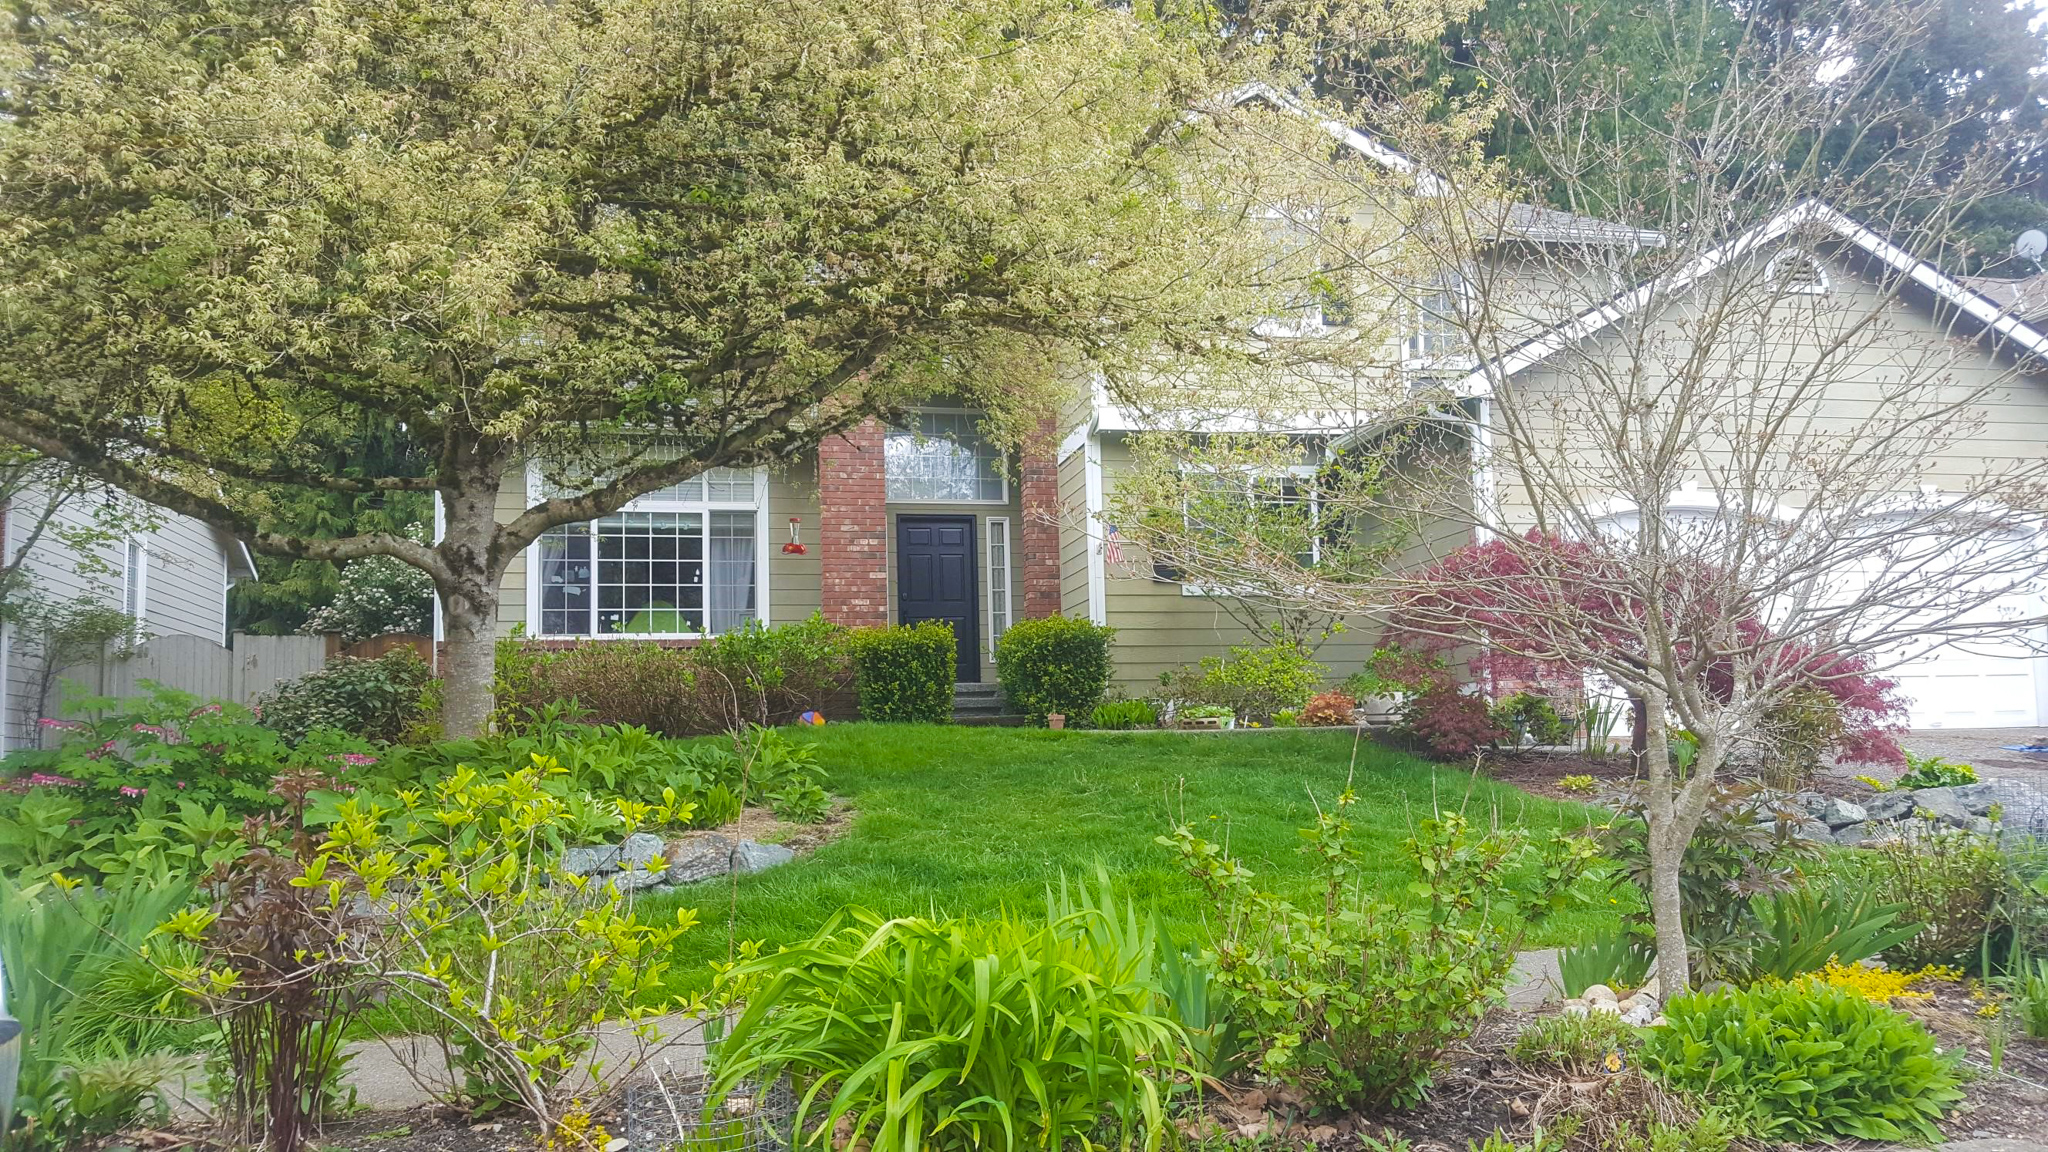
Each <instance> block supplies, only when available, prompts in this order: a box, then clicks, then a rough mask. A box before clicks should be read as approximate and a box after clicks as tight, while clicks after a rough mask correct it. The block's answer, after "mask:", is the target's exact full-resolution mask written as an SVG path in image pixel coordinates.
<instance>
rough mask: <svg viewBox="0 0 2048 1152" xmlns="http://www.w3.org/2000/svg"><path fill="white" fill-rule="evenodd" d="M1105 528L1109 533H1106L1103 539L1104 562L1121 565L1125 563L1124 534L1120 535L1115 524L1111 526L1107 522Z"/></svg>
mask: <svg viewBox="0 0 2048 1152" xmlns="http://www.w3.org/2000/svg"><path fill="white" fill-rule="evenodd" d="M1103 527H1104V528H1105V529H1107V531H1106V532H1105V533H1104V534H1103V537H1102V558H1103V559H1104V560H1107V561H1109V562H1110V563H1111V564H1121V563H1123V562H1124V538H1123V534H1122V533H1120V532H1118V531H1117V530H1116V525H1114V524H1110V523H1107V522H1105V523H1104V524H1103Z"/></svg>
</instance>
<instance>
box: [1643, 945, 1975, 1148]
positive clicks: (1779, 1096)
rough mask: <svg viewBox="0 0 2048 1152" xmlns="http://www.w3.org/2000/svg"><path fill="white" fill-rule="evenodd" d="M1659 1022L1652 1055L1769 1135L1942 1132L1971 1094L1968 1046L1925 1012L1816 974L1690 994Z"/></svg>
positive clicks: (1928, 1135) (1693, 1088)
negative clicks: (1954, 1044) (1951, 1112)
mask: <svg viewBox="0 0 2048 1152" xmlns="http://www.w3.org/2000/svg"><path fill="white" fill-rule="evenodd" d="M1665 1015H1666V1016H1667V1017H1668V1018H1669V1020H1670V1025H1669V1026H1668V1027H1664V1028H1655V1029H1652V1030H1650V1032H1649V1033H1648V1035H1647V1038H1646V1040H1645V1042H1644V1045H1643V1066H1644V1069H1645V1070H1646V1071H1648V1072H1649V1073H1650V1075H1652V1076H1654V1077H1656V1078H1657V1079H1659V1080H1661V1081H1662V1082H1663V1083H1664V1084H1665V1085H1667V1086H1668V1087H1670V1088H1673V1089H1675V1090H1678V1091H1681V1092H1689V1093H1696V1094H1698V1095H1699V1096H1701V1097H1702V1098H1704V1099H1708V1100H1711V1101H1713V1102H1714V1104H1715V1106H1716V1108H1718V1109H1720V1110H1721V1111H1723V1112H1724V1113H1726V1114H1727V1115H1729V1116H1731V1117H1733V1118H1735V1119H1737V1120H1738V1121H1739V1122H1741V1123H1742V1124H1743V1126H1744V1127H1745V1128H1746V1129H1747V1130H1748V1132H1749V1134H1750V1135H1752V1136H1756V1137H1758V1138H1761V1139H1766V1140H1772V1141H1792V1142H1805V1141H1809V1140H1816V1139H1841V1138H1854V1139H1859V1140H1894V1141H1899V1140H1913V1141H1916V1142H1924V1143H1929V1144H1931V1143H1935V1142H1938V1141H1939V1140H1940V1139H1941V1132H1940V1130H1939V1129H1938V1128H1937V1127H1936V1126H1935V1122H1936V1121H1938V1120H1939V1119H1941V1117H1942V1115H1943V1113H1944V1112H1946V1111H1947V1110H1948V1109H1949V1108H1951V1107H1953V1106H1954V1105H1955V1104H1956V1103H1957V1102H1958V1101H1960V1100H1961V1099H1962V1098H1963V1094H1962V1092H1961V1090H1960V1089H1959V1088H1958V1087H1957V1085H1958V1084H1959V1083H1960V1077H1959V1076H1958V1074H1957V1064H1958V1062H1959V1061H1960V1059H1961V1056H1962V1053H1961V1052H1960V1051H1951V1052H1942V1051H1940V1050H1939V1049H1938V1048H1936V1046H1935V1042H1934V1037H1933V1036H1932V1035H1931V1034H1929V1033H1928V1031H1927V1029H1926V1028H1923V1027H1922V1026H1921V1025H1920V1024H1919V1022H1917V1021H1915V1020H1913V1019H1912V1018H1911V1017H1909V1016H1906V1015H1904V1014H1902V1013H1899V1012H1895V1011H1893V1010H1892V1009H1890V1008H1887V1007H1885V1006H1883V1005H1881V1004H1875V1003H1872V1002H1871V1001H1870V1000H1867V999H1865V998H1864V997H1862V996H1860V995H1858V994H1856V993H1855V992H1852V991H1850V990H1848V989H1845V988H1839V987H1835V986H1832V985H1829V984H1825V983H1820V982H1817V981H1809V980H1802V981H1797V982H1794V983H1790V984H1758V985H1755V986H1754V987H1751V988H1748V989H1740V990H1739V989H1734V988H1723V989H1721V990H1720V991H1716V992H1711V993H1700V994H1696V995H1692V996H1681V997H1679V998H1677V999H1675V1000H1673V1001H1672V1002H1671V1003H1670V1004H1668V1005H1666V1007H1665Z"/></svg>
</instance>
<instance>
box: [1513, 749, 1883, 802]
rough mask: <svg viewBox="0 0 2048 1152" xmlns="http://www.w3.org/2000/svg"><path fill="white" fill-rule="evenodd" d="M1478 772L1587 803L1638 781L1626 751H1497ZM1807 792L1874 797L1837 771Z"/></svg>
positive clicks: (1809, 784)
mask: <svg viewBox="0 0 2048 1152" xmlns="http://www.w3.org/2000/svg"><path fill="white" fill-rule="evenodd" d="M1479 770H1480V771H1481V772H1483V773H1485V774H1486V775H1487V776H1490V777H1492V778H1493V779H1495V780H1499V781H1501V782H1502V783H1504V784H1512V785H1514V786H1515V787H1517V788H1520V789H1521V790H1522V791H1524V792H1527V793H1529V794H1531V795H1533V796H1544V797H1548V798H1549V799H1552V800H1573V801H1577V802H1579V803H1585V802H1587V801H1589V800H1591V799H1592V798H1593V797H1594V796H1596V795H1598V794H1599V791H1600V787H1605V786H1608V785H1616V784H1626V783H1628V782H1629V781H1631V780H1634V779H1635V778H1636V765H1635V760H1634V758H1632V757H1631V756H1630V755H1629V754H1628V753H1626V752H1610V753H1608V754H1607V755H1605V756H1588V755H1586V754H1585V753H1583V752H1529V751H1514V752H1495V753H1491V754H1489V755H1487V756H1486V757H1485V758H1484V759H1482V760H1481V761H1480V762H1479ZM1567 776H1591V777H1592V778H1593V779H1594V781H1596V783H1597V784H1598V785H1599V786H1600V787H1596V788H1595V789H1594V791H1593V792H1592V793H1586V792H1574V791H1571V790H1570V789H1567V788H1561V787H1559V786H1558V781H1560V780H1562V779H1564V778H1565V777H1567ZM1806 790H1807V791H1811V792H1819V793H1821V794H1822V795H1824V796H1840V797H1842V798H1843V799H1845V800H1856V799H1858V798H1860V797H1864V796H1869V795H1871V788H1870V786H1869V785H1868V784H1864V783H1861V782H1859V781H1857V780H1855V779H1853V778H1851V777H1849V776H1847V775H1845V774H1842V773H1838V772H1832V771H1829V772H1821V773H1818V774H1817V775H1815V776H1814V778H1813V779H1812V780H1810V781H1808V782H1807V785H1806Z"/></svg>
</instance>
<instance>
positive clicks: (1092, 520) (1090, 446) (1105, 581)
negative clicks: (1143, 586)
mask: <svg viewBox="0 0 2048 1152" xmlns="http://www.w3.org/2000/svg"><path fill="white" fill-rule="evenodd" d="M1081 451H1082V453H1083V456H1082V457H1081V475H1082V480H1083V483H1084V485H1085V487H1086V489H1087V501H1088V619H1089V620H1090V621H1092V622H1094V623H1096V624H1107V623H1109V570H1108V565H1107V563H1106V562H1105V561H1104V559H1103V555H1102V550H1103V548H1104V547H1106V546H1107V541H1106V540H1105V539H1104V535H1103V533H1104V529H1103V519H1102V512H1103V508H1104V497H1103V491H1102V434H1101V433H1099V432H1090V433H1089V434H1088V442H1087V443H1086V444H1084V445H1082V447H1081Z"/></svg>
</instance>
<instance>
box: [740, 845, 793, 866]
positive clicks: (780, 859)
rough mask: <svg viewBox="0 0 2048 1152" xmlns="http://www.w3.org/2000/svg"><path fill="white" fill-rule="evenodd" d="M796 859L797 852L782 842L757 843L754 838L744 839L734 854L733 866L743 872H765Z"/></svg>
mask: <svg viewBox="0 0 2048 1152" xmlns="http://www.w3.org/2000/svg"><path fill="white" fill-rule="evenodd" d="M794 859H796V853H794V852H792V851H790V850H789V849H787V848H784V847H783V846H782V845H780V844H756V843H754V842H753V841H752V840H742V841H740V846H739V849H738V850H737V851H735V852H734V853H733V854H732V866H733V867H734V868H737V869H739V870H740V871H741V872H765V871H767V870H768V869H770V868H773V867H775V866H776V865H778V864H787V863H789V862H790V861H791V860H794Z"/></svg>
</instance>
